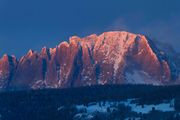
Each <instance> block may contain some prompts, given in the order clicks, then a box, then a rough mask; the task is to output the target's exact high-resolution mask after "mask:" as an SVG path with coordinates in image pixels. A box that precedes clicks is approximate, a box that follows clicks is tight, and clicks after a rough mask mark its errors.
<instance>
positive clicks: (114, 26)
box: [106, 18, 130, 31]
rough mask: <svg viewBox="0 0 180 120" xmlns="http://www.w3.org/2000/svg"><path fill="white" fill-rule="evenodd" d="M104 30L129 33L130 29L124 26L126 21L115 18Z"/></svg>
mask: <svg viewBox="0 0 180 120" xmlns="http://www.w3.org/2000/svg"><path fill="white" fill-rule="evenodd" d="M106 29H107V30H106V31H109V30H111V31H130V28H129V27H128V26H127V24H126V20H125V19H123V18H117V19H116V20H114V21H113V22H112V23H111V24H110V25H109V26H108V27H107V28H106Z"/></svg>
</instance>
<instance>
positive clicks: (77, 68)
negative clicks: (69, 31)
mask: <svg viewBox="0 0 180 120" xmlns="http://www.w3.org/2000/svg"><path fill="white" fill-rule="evenodd" d="M155 44H156V43H153V42H152V41H151V40H150V39H148V38H147V37H146V36H144V35H141V34H133V33H129V32H125V31H111V32H104V33H102V34H101V35H96V34H92V35H89V36H87V37H84V38H80V37H77V36H72V37H70V39H69V42H66V41H65V42H61V43H60V44H59V45H58V46H56V47H55V48H46V47H44V48H42V50H41V52H40V53H37V52H34V51H32V50H29V52H28V53H27V55H25V56H24V57H22V58H21V59H20V61H18V64H15V62H12V63H14V66H13V65H11V66H13V67H11V70H10V69H8V70H7V71H8V72H9V73H11V75H10V76H11V77H7V79H6V81H8V80H9V79H11V82H10V83H9V84H8V85H7V86H6V87H7V88H10V89H11V88H18V89H21V88H24V89H30V88H33V89H37V88H49V87H50V88H62V87H77V86H86V85H97V84H101V85H104V84H154V85H164V84H176V83H177V82H176V80H174V79H175V78H177V77H178V75H179V71H178V70H177V67H176V66H174V65H175V64H176V63H174V62H172V61H171V60H170V59H167V58H169V56H166V55H167V54H160V53H162V50H159V48H157V47H156V45H155ZM171 56H172V55H171ZM173 57H174V56H173ZM3 59H7V56H4V57H3ZM173 59H176V58H173ZM3 65H4V64H3V63H2V62H0V71H1V73H2V72H4V71H5V69H4V67H1V66H3ZM6 66H8V65H6ZM8 68H9V67H8ZM1 76H3V75H1ZM2 81H3V82H4V81H5V79H3V80H2ZM3 85H4V86H5V85H6V84H3Z"/></svg>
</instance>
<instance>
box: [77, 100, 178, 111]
mask: <svg viewBox="0 0 180 120" xmlns="http://www.w3.org/2000/svg"><path fill="white" fill-rule="evenodd" d="M133 100H134V99H127V100H126V101H120V102H105V103H103V102H99V103H90V104H88V106H85V105H77V106H76V108H77V109H78V110H86V111H87V113H94V112H107V109H108V108H110V110H111V111H112V110H114V109H116V108H117V106H118V105H119V104H122V105H125V106H129V107H130V108H131V111H133V112H136V113H143V114H147V113H149V112H151V111H152V110H153V109H154V110H158V111H162V112H169V111H175V109H174V99H172V100H171V101H170V102H168V103H161V104H157V105H153V104H150V105H138V104H137V103H133V102H132V101H133Z"/></svg>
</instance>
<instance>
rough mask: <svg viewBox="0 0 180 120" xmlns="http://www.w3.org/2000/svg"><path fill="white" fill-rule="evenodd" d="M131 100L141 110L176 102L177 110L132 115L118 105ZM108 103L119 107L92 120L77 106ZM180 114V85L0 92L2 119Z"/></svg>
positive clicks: (169, 116) (170, 116) (175, 116)
mask: <svg viewBox="0 0 180 120" xmlns="http://www.w3.org/2000/svg"><path fill="white" fill-rule="evenodd" d="M135 98H136V99H135ZM128 99H132V100H131V102H136V104H138V105H141V106H142V108H143V107H144V106H147V105H150V104H154V105H156V104H161V103H164V102H167V101H172V100H173V101H174V104H173V107H174V111H169V112H167V111H166V112H163V111H158V110H156V109H155V108H152V111H151V112H150V113H148V114H144V113H135V112H131V110H130V109H132V108H130V107H128V106H125V105H122V104H119V103H117V101H124V100H128ZM133 99H134V100H133ZM106 102H111V103H116V105H114V107H113V109H111V108H109V107H107V113H105V112H98V111H96V113H94V112H93V113H92V114H91V116H90V117H87V115H88V112H87V109H89V108H88V107H87V108H85V109H84V108H83V109H77V107H76V105H83V106H90V105H92V104H97V103H98V105H99V106H100V107H101V108H102V106H103V104H104V106H105V104H106ZM111 106H112V105H111ZM80 113H81V114H80ZM179 113H180V86H149V85H105V86H92V87H81V88H70V89H45V90H31V91H6V92H1V93H0V120H63V119H65V120H71V119H80V120H83V119H86V120H90V119H94V120H97V119H103V120H104V119H107V120H108V119H109V120H113V119H117V118H118V119H125V118H127V117H128V115H129V116H131V118H132V119H135V118H133V116H136V117H137V118H138V119H145V120H151V119H154V118H162V119H169V120H172V119H175V120H178V119H179V115H180V114H179ZM83 115H84V117H83ZM93 115H94V116H93ZM153 117H154V118H153ZM131 118H128V119H131Z"/></svg>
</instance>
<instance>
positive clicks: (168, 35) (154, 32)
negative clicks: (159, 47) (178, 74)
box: [138, 16, 180, 52]
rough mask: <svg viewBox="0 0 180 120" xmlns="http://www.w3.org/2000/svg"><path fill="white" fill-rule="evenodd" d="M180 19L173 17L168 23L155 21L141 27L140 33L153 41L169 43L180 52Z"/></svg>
mask: <svg viewBox="0 0 180 120" xmlns="http://www.w3.org/2000/svg"><path fill="white" fill-rule="evenodd" d="M179 21H180V17H177V16H176V17H171V18H170V19H169V20H168V21H163V20H159V21H154V22H151V23H149V24H147V25H146V26H143V27H140V28H139V30H138V31H139V32H140V33H142V34H146V35H147V36H149V37H150V38H152V39H155V40H157V41H161V42H164V43H168V44H170V45H172V46H173V47H174V49H175V50H176V51H178V52H180V48H179V45H180V32H179V31H180V23H179Z"/></svg>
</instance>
